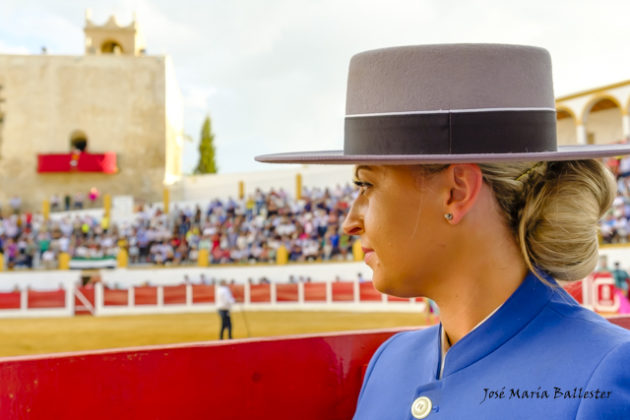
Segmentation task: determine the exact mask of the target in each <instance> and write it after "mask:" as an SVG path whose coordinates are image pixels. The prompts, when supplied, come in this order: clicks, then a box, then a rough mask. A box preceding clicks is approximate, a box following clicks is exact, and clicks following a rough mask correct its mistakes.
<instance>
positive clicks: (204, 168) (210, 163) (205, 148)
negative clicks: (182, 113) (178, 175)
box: [195, 116, 219, 174]
mask: <svg viewBox="0 0 630 420" xmlns="http://www.w3.org/2000/svg"><path fill="white" fill-rule="evenodd" d="M214 155H215V150H214V134H213V133H212V124H211V122H210V116H207V117H206V119H205V121H204V122H203V126H202V127H201V140H200V141H199V163H198V164H197V167H196V168H195V173H196V174H216V173H217V171H218V170H219V168H218V167H217V164H216V162H215V157H214Z"/></svg>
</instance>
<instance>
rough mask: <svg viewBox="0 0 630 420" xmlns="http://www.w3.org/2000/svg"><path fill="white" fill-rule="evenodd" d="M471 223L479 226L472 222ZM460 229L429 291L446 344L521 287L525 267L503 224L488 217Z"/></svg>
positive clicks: (454, 340)
mask: <svg viewBox="0 0 630 420" xmlns="http://www.w3.org/2000/svg"><path fill="white" fill-rule="evenodd" d="M474 226H480V225H479V223H476V224H475V225H474ZM481 226H483V227H474V228H473V229H465V230H463V232H462V234H461V236H460V237H459V238H457V242H456V243H458V244H459V245H458V246H457V249H455V250H453V251H454V252H453V254H452V255H453V261H456V263H453V264H450V265H449V267H448V268H446V269H445V270H444V275H443V276H440V277H441V279H440V281H439V282H435V283H434V286H435V287H433V288H432V289H433V290H431V295H430V296H428V297H430V298H431V299H433V300H434V301H435V302H436V303H437V305H438V306H439V308H440V319H441V322H442V326H443V328H444V331H445V332H446V334H447V336H448V338H449V341H450V343H451V345H454V344H455V343H456V342H457V341H459V340H461V338H462V337H464V336H465V335H466V334H468V333H469V332H470V331H471V330H472V329H473V328H475V327H476V326H477V325H478V324H479V323H480V322H481V321H483V320H484V319H485V318H486V317H487V316H488V315H489V314H490V313H492V311H494V310H495V309H496V308H498V307H499V306H501V305H502V304H503V302H505V301H506V300H507V299H508V298H509V297H510V296H511V295H512V293H514V291H515V290H516V289H517V288H518V287H519V286H520V285H521V283H522V282H523V279H524V278H525V276H526V275H527V272H528V268H527V265H526V264H525V261H524V259H523V257H522V255H521V250H520V248H519V246H518V245H517V243H516V241H515V240H514V239H513V237H512V236H511V234H510V233H509V232H508V230H507V228H506V227H505V225H503V224H502V223H496V222H495V221H488V222H486V223H485V225H481Z"/></svg>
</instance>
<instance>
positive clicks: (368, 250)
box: [361, 247, 374, 263]
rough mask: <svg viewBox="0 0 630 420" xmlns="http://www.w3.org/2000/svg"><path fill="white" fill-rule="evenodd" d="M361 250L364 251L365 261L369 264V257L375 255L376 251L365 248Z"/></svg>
mask: <svg viewBox="0 0 630 420" xmlns="http://www.w3.org/2000/svg"><path fill="white" fill-rule="evenodd" d="M361 249H362V250H363V255H364V257H363V260H364V261H365V262H366V263H367V260H368V257H369V256H371V255H372V254H373V253H374V250H373V249H372V248H364V247H361Z"/></svg>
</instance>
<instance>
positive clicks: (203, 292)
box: [192, 284, 214, 303]
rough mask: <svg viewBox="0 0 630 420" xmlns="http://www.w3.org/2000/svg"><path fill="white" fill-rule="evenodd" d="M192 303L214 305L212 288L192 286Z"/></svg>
mask: <svg viewBox="0 0 630 420" xmlns="http://www.w3.org/2000/svg"><path fill="white" fill-rule="evenodd" d="M192 293H193V303H214V286H208V285H203V284H193V286H192Z"/></svg>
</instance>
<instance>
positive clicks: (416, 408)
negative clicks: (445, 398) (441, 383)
mask: <svg viewBox="0 0 630 420" xmlns="http://www.w3.org/2000/svg"><path fill="white" fill-rule="evenodd" d="M431 408H433V404H432V403H431V400H430V399H429V398H428V397H418V398H416V400H415V401H414V402H413V404H411V415H412V416H414V417H415V418H417V419H423V418H425V417H426V416H428V415H429V413H431Z"/></svg>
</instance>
